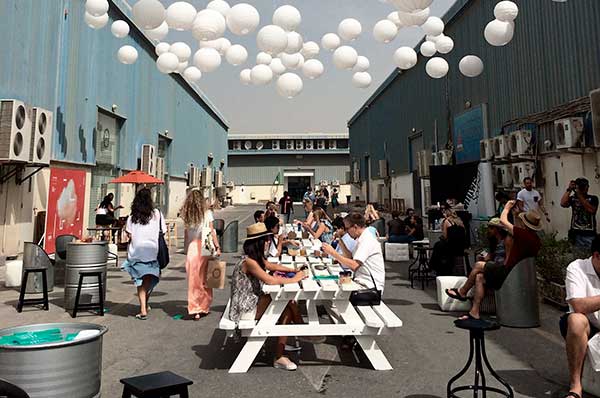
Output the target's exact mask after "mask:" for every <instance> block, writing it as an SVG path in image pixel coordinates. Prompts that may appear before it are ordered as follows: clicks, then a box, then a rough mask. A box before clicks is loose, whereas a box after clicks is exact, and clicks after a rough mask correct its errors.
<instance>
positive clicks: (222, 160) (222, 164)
mask: <svg viewBox="0 0 600 398" xmlns="http://www.w3.org/2000/svg"><path fill="white" fill-rule="evenodd" d="M224 167H225V159H221V170H223V168H224Z"/></svg>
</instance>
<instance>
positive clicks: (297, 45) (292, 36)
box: [285, 32, 304, 54]
mask: <svg viewBox="0 0 600 398" xmlns="http://www.w3.org/2000/svg"><path fill="white" fill-rule="evenodd" d="M287 39H288V45H287V47H286V49H285V52H286V53H288V54H293V53H297V52H300V51H302V46H303V45H304V39H303V38H302V36H301V35H300V33H298V32H288V33H287Z"/></svg>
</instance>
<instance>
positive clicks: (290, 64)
mask: <svg viewBox="0 0 600 398" xmlns="http://www.w3.org/2000/svg"><path fill="white" fill-rule="evenodd" d="M279 56H280V58H281V62H282V63H283V65H284V66H285V67H286V68H288V69H298V68H302V66H303V65H304V57H303V56H302V54H300V53H295V54H288V53H281V54H280V55H279Z"/></svg>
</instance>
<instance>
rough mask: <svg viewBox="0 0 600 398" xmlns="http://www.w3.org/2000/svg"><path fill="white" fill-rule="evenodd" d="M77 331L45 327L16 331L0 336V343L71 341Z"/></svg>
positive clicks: (26, 344) (25, 343)
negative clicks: (65, 331)
mask: <svg viewBox="0 0 600 398" xmlns="http://www.w3.org/2000/svg"><path fill="white" fill-rule="evenodd" d="M75 336H77V333H66V334H63V333H62V331H61V330H60V329H45V330H36V331H31V332H18V333H13V334H11V335H7V336H2V337H0V345H8V346H30V345H41V344H48V343H60V342H63V341H73V339H75Z"/></svg>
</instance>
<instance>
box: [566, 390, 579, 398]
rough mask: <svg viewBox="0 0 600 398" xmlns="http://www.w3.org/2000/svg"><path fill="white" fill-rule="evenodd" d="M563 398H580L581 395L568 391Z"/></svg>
mask: <svg viewBox="0 0 600 398" xmlns="http://www.w3.org/2000/svg"><path fill="white" fill-rule="evenodd" d="M564 398H581V395H579V394H577V393H576V392H575V391H569V392H568V393H567V395H565V396H564Z"/></svg>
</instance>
